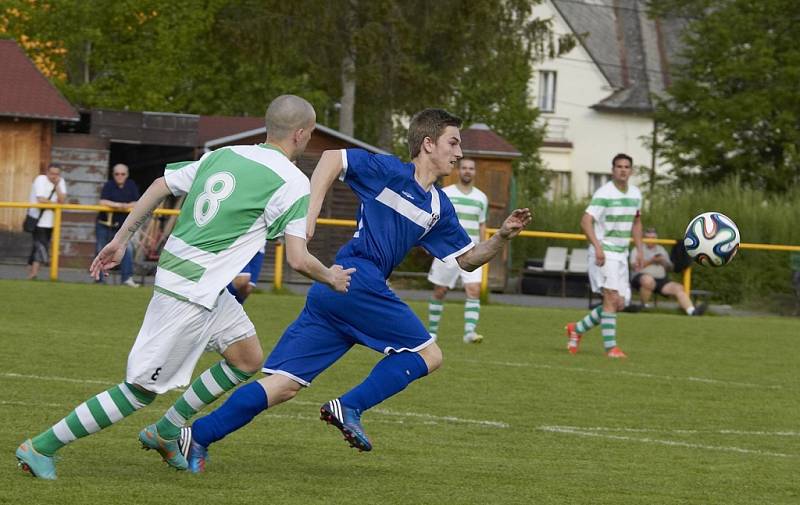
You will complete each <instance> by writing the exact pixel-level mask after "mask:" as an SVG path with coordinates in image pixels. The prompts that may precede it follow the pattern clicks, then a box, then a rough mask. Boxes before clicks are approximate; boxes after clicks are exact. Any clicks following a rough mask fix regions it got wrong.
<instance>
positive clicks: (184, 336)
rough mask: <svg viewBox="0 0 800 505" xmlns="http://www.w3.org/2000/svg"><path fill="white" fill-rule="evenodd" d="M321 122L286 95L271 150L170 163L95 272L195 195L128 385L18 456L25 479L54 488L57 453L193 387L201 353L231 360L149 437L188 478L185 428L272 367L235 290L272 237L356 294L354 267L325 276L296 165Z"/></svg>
mask: <svg viewBox="0 0 800 505" xmlns="http://www.w3.org/2000/svg"><path fill="white" fill-rule="evenodd" d="M315 121H316V115H315V113H314V109H313V107H312V106H311V104H310V103H308V102H307V101H305V100H303V99H302V98H299V97H297V96H293V95H283V96H280V97H278V98H276V99H275V100H273V101H272V103H271V104H270V105H269V107H268V109H267V113H266V126H267V142H266V143H265V144H261V145H254V146H232V147H225V148H222V149H218V150H216V151H213V152H210V153H208V154H206V155H204V156H203V157H202V158H201V159H200V160H198V161H195V162H191V163H187V164H177V165H180V166H176V165H173V166H168V167H167V171H166V172H165V174H164V176H163V177H160V178H158V179H156V180H155V182H153V184H152V185H151V186H150V187H149V188H148V189H147V191H145V193H144V195H142V197H141V199H140V200H139V201H138V202H137V203H136V205H135V206H134V208H133V210H132V211H131V213H130V215H129V216H128V218H127V219H126V220H125V222H124V223H123V225H122V227H121V228H120V230H119V232H118V233H117V234H116V236H115V237H114V239H113V240H112V241H111V242H110V243H109V244H108V245H107V246H106V247H104V248H103V249H102V250H101V251H100V253H99V254H98V255H97V257H96V258H95V259H94V261H93V262H92V266H91V273H92V275H94V276H95V278H97V277H98V276H99V274H100V272H101V271H104V270H108V269H110V268H112V267H113V266H115V265H117V264H118V263H119V261H120V260H121V258H122V255H123V254H124V252H125V248H126V245H127V243H128V241H129V240H130V238H131V237H132V236H133V234H134V233H135V232H136V230H137V229H138V228H139V227H140V226H141V225H142V223H144V222H145V221H146V220H147V219H148V218H149V216H150V214H151V213H152V211H153V210H154V209H155V208H156V207H157V206H158V205H159V204H160V203H161V201H162V200H163V199H164V198H165V197H167V196H168V195H170V194H172V195H176V196H180V195H186V199H185V202H184V204H183V207H182V208H181V213H180V216H179V217H178V221H177V223H176V225H175V229H174V231H173V232H172V234H171V236H170V237H169V239H168V240H167V243H166V244H165V245H164V250H163V251H162V253H161V258H160V260H159V265H158V270H157V272H156V278H155V288H154V293H153V298H152V299H151V301H150V304H149V306H148V307H147V312H146V313H145V316H144V321H143V322H142V327H141V329H140V330H139V335H138V336H137V337H136V342H135V343H134V344H133V348H132V349H131V352H130V355H129V356H128V367H127V374H126V379H125V381H124V382H122V383H120V384H118V385H116V386H114V387H112V388H111V389H109V390H107V391H105V392H103V393H100V394H98V395H97V396H93V397H92V398H89V399H88V400H86V401H85V402H84V403H82V404H80V405H79V406H78V407H77V408H76V409H75V410H74V411H72V412H71V413H70V414H69V415H67V416H66V417H65V418H64V419H62V420H61V421H59V422H58V423H56V424H55V425H53V426H52V427H51V428H49V429H48V430H46V431H44V432H42V433H40V434H39V435H37V436H35V437H33V439H27V440H25V441H24V442H22V444H21V445H20V446H19V448H18V449H17V451H16V456H17V459H18V460H19V463H20V466H21V467H22V468H23V469H24V470H25V471H28V472H30V473H31V474H33V475H34V476H35V477H38V478H41V479H48V480H53V479H55V478H56V468H55V461H54V457H53V456H54V454H55V453H56V451H58V450H59V449H61V448H62V447H63V446H65V445H66V444H68V443H70V442H72V441H74V440H76V439H78V438H81V437H85V436H87V435H91V434H92V433H96V432H98V431H100V430H101V429H103V428H107V427H108V426H111V424H113V423H115V422H117V421H119V420H121V419H123V418H125V417H127V416H129V415H131V414H133V413H134V412H135V411H137V410H139V409H140V408H142V407H144V406H146V405H148V404H150V403H151V402H152V401H153V400H154V399H155V397H156V395H158V394H161V393H164V392H166V391H169V390H171V389H174V388H177V387H181V386H186V385H187V384H189V381H190V380H191V378H192V371H193V370H194V367H195V365H196V364H197V360H198V359H199V358H200V355H201V354H202V352H203V351H204V350H205V349H206V348H208V349H214V350H216V351H217V352H219V353H220V354H222V356H223V357H224V359H223V360H222V361H220V362H218V363H216V364H215V365H213V366H212V367H211V368H209V369H208V370H206V371H204V372H203V373H202V374H201V375H200V377H198V378H197V379H195V381H194V382H193V383H192V384H191V386H189V388H188V389H187V390H186V392H185V393H184V394H183V395H182V396H181V397H180V398H179V399H178V401H177V402H175V404H174V405H173V406H172V407H171V408H170V409H169V410H168V411H167V413H166V414H165V415H164V417H162V418H161V419H160V420H159V421H158V422H157V423H155V424H152V425H150V426H148V427H146V428H145V429H143V430H142V431H141V433H140V434H139V440H140V441H141V443H142V444H143V446H144V447H145V448H148V449H155V450H156V451H158V452H159V453H160V454H161V456H162V457H163V458H164V460H165V461H166V462H167V463H169V464H170V465H171V466H173V467H175V468H179V469H185V468H186V467H187V463H186V459H185V457H184V455H183V454H182V453H181V452H180V451H179V450H178V449H179V447H178V437H179V435H180V429H181V427H182V426H183V425H184V423H185V422H186V421H187V420H188V419H189V418H191V417H192V416H193V415H194V414H195V413H196V412H197V411H199V410H200V409H202V408H203V407H205V406H206V405H208V404H210V403H212V402H213V401H214V400H216V399H217V398H218V397H220V396H221V395H222V394H223V393H225V392H226V391H229V390H231V389H233V388H234V387H235V386H236V385H237V384H239V383H241V382H244V381H246V380H247V379H248V378H249V377H251V376H252V375H253V374H254V373H255V372H256V371H258V369H259V367H260V364H261V361H262V359H263V352H262V350H261V345H260V344H259V341H258V338H257V337H256V331H255V328H254V326H253V323H252V322H250V319H249V318H248V317H247V315H246V314H245V312H244V310H243V309H242V306H241V305H240V304H238V303H236V300H234V298H233V296H232V295H231V294H230V293H229V292H228V291H227V290H226V289H225V286H226V285H227V284H228V282H230V281H231V279H233V277H234V276H235V275H236V274H237V273H238V272H239V271H240V270H241V269H242V267H243V266H244V265H245V264H246V263H247V262H248V261H249V260H250V259H251V258H252V257H253V255H254V254H255V253H256V252H257V251H258V249H259V248H260V247H261V246H262V245H263V244H264V242H265V240H266V239H273V238H276V237H279V236H284V237H285V240H286V256H287V260H288V262H289V265H290V266H291V267H292V268H294V269H295V270H297V271H298V272H300V273H302V274H304V275H306V276H308V277H311V278H312V279H315V280H317V281H319V282H320V283H322V284H320V285H324V286H326V289H329V290H330V292H331V293H344V292H346V291H347V286H348V284H349V280H350V274H351V273H352V272H353V271H354V269H352V268H348V269H346V270H345V269H343V268H342V267H340V266H338V265H334V266H332V267H331V268H326V267H325V266H324V265H322V263H320V262H319V260H317V259H316V258H315V257H314V256H312V255H310V254H309V253H308V250H307V249H306V216H307V213H308V201H309V181H308V178H307V177H306V176H305V175H303V173H302V172H301V171H300V170H299V169H298V168H297V167H296V166H295V165H294V164H293V163H292V160H295V159H297V158H298V157H299V156H300V154H302V152H303V150H304V149H305V147H306V145H307V144H308V141H309V139H310V138H311V133H312V132H313V130H314V125H315V124H316V123H315ZM170 168H172V169H170Z"/></svg>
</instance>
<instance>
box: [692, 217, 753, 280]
mask: <svg viewBox="0 0 800 505" xmlns="http://www.w3.org/2000/svg"><path fill="white" fill-rule="evenodd" d="M740 241H741V236H740V235H739V228H737V227H736V223H734V222H733V220H732V219H731V218H729V217H728V216H726V215H725V214H722V213H721V212H703V213H702V214H699V215H697V216H695V217H694V218H692V220H691V221H689V226H687V227H686V234H685V235H684V236H683V245H684V246H685V247H686V252H687V253H689V256H690V257H691V258H692V259H694V260H695V261H696V262H697V263H700V264H701V265H704V266H709V267H721V266H723V265H727V264H728V263H730V261H731V260H732V259H733V257H734V256H736V251H738V250H739V242H740Z"/></svg>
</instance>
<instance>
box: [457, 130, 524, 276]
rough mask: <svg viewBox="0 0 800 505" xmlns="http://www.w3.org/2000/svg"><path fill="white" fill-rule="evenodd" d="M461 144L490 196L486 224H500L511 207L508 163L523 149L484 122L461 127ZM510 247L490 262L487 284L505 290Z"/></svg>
mask: <svg viewBox="0 0 800 505" xmlns="http://www.w3.org/2000/svg"><path fill="white" fill-rule="evenodd" d="M461 148H462V150H463V151H464V156H465V157H467V158H471V159H473V160H475V168H476V169H477V173H476V177H475V187H477V188H478V189H480V190H481V191H483V192H484V193H486V196H487V197H488V199H489V216H488V218H487V221H486V223H487V226H488V227H489V228H499V227H500V225H501V224H502V223H503V220H504V219H505V218H506V217H507V216H508V213H509V212H510V211H511V210H512V209H511V204H512V202H511V197H512V194H511V191H512V187H511V186H512V185H511V181H512V176H513V169H512V166H511V163H512V162H513V161H514V160H515V159H517V158H519V157H520V156H522V153H520V152H519V151H517V149H516V148H515V147H514V146H513V145H511V144H510V143H509V142H508V141H507V140H506V139H504V138H503V137H501V136H500V135H498V134H497V133H495V132H493V131H492V130H491V129H490V128H489V127H488V126H487V125H485V124H483V123H477V124H474V125H472V126H470V127H469V128H467V129H464V130H461ZM457 180H458V173H457V172H456V171H455V170H454V171H453V173H451V174H450V175H449V176H447V177H445V178H444V179H443V180H442V185H443V186H448V185H450V184H455V183H456V181H457ZM508 260H509V250H508V247H506V248H505V249H504V250H503V252H502V254H498V255H497V256H496V257H495V258H494V259H493V260H492V261H491V263H490V264H489V287H490V288H491V289H493V290H501V291H502V290H504V289H505V286H506V279H507V276H508Z"/></svg>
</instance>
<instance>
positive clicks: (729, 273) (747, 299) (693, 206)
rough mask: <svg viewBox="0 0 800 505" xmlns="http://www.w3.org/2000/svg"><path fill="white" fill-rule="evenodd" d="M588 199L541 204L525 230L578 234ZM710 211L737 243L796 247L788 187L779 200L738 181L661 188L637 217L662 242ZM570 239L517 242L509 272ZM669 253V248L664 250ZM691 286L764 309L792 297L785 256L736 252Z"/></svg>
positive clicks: (701, 270) (699, 272)
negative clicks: (723, 219) (732, 228)
mask: <svg viewBox="0 0 800 505" xmlns="http://www.w3.org/2000/svg"><path fill="white" fill-rule="evenodd" d="M586 204H587V201H586V200H584V201H574V200H561V201H557V202H542V203H541V204H540V205H537V206H535V208H534V221H533V224H532V225H531V227H530V229H533V230H542V231H560V232H568V233H581V230H580V218H581V216H582V215H583V212H584V210H585V208H586ZM710 210H715V211H719V212H722V213H723V214H725V215H727V216H729V217H730V218H731V219H733V220H734V222H736V224H737V226H738V227H739V231H740V233H741V236H742V241H744V242H750V243H765V244H790V245H800V190H799V189H797V188H793V189H791V190H790V191H788V192H787V194H785V195H782V196H780V197H776V196H770V195H767V194H765V193H764V192H761V191H757V190H751V189H746V188H743V187H741V185H740V184H738V182H737V181H731V182H729V183H725V184H720V185H719V186H718V187H716V188H713V189H708V188H704V189H690V190H683V191H681V192H672V191H670V190H667V189H660V190H659V192H658V194H656V195H653V196H652V197H650V198H648V197H647V196H645V206H644V211H643V212H642V219H643V223H644V225H645V226H655V227H656V228H658V230H659V236H660V237H661V238H672V239H679V238H682V237H683V233H684V231H685V228H686V225H687V224H688V223H689V220H690V219H691V218H692V217H694V216H695V215H697V214H700V213H701V212H706V211H710ZM579 244H580V245H581V246H584V245H585V243H579V242H576V241H572V240H560V241H559V240H547V239H527V238H523V239H517V240H516V241H515V243H514V246H513V253H512V262H513V263H512V268H513V269H515V270H517V269H519V268H521V266H522V265H523V262H524V261H525V259H527V258H542V257H543V256H544V252H545V249H546V248H547V247H548V246H564V247H570V248H573V247H578V246H579ZM667 249H669V248H667ZM692 274H693V275H692V287H693V288H695V289H707V290H710V291H713V292H714V293H715V298H714V300H715V301H717V302H726V303H750V304H754V305H763V306H765V307H766V306H768V305H770V304H771V300H773V299H774V298H775V295H788V294H790V293H792V286H791V275H792V274H791V267H790V253H788V252H772V251H751V250H740V251H739V253H738V254H737V256H736V258H735V259H734V260H733V262H731V263H730V264H729V265H727V266H725V267H723V268H707V267H702V266H699V265H696V266H695V267H694V269H693V270H692Z"/></svg>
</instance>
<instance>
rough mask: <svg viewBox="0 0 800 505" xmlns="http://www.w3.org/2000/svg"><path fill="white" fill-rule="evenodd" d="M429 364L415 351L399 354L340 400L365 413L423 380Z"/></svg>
mask: <svg viewBox="0 0 800 505" xmlns="http://www.w3.org/2000/svg"><path fill="white" fill-rule="evenodd" d="M427 373H428V365H426V364H425V360H423V359H422V356H420V355H419V354H417V353H415V352H398V353H396V354H390V355H388V356H386V357H385V358H383V359H382V360H380V361H379V362H378V364H377V365H375V368H373V369H372V371H371V372H370V373H369V375H368V376H367V378H366V379H364V382H362V383H361V384H359V385H358V386H356V387H354V388H353V389H351V390H350V391H348V392H347V393H345V394H344V395H343V396H342V397H341V401H342V405H344V406H345V407H349V408H351V409H357V410H358V411H359V412H363V411H365V410H367V409H369V408H372V407H374V406H375V405H377V404H379V403H380V402H382V401H383V400H385V399H387V398H389V397H390V396H393V395H396V394H397V393H399V392H400V391H402V390H404V389H405V388H406V386H408V385H409V384H411V382H413V381H415V380H417V379H419V378H420V377H424V376H425V375H426V374H427Z"/></svg>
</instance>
